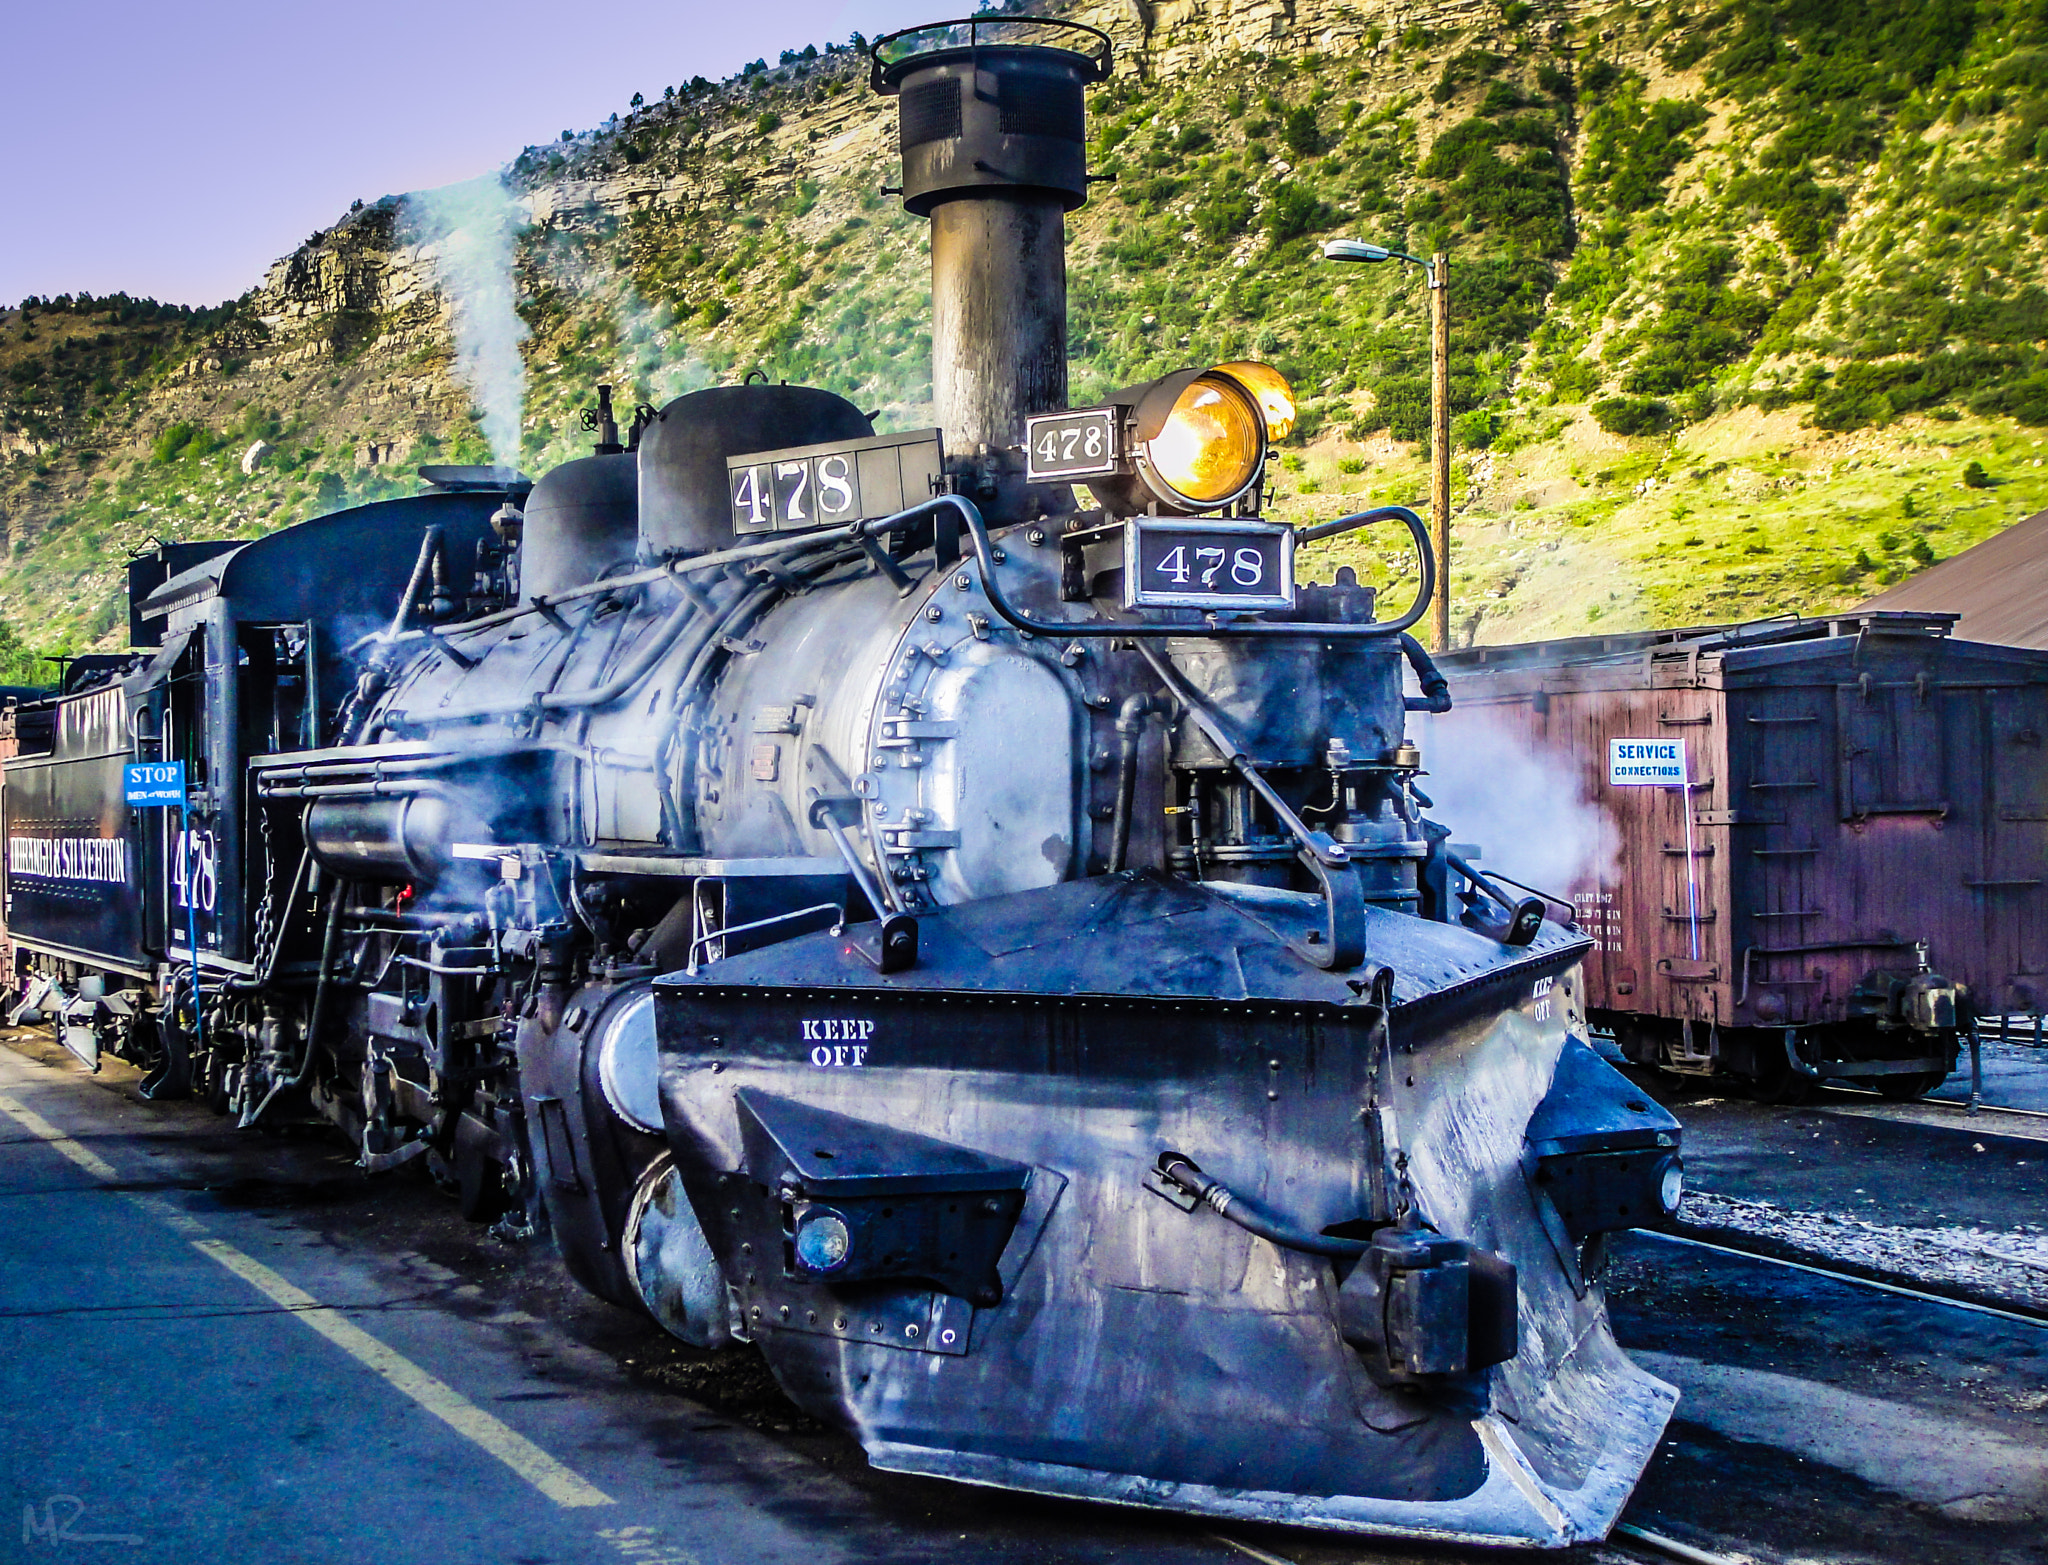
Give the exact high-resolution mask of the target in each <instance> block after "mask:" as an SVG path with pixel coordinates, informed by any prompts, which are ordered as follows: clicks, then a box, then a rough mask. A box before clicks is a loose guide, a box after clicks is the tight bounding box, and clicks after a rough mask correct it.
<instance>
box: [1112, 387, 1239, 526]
mask: <svg viewBox="0 0 2048 1565" xmlns="http://www.w3.org/2000/svg"><path fill="white" fill-rule="evenodd" d="M1265 459H1266V425H1265V419H1264V417H1263V416H1262V415H1261V414H1260V412H1259V405H1258V403H1257V402H1256V401H1255V400H1254V399H1253V397H1252V394H1251V393H1250V392H1249V391H1247V390H1246V389H1245V388H1244V386H1243V385H1242V384H1240V383H1239V382H1238V381H1236V380H1235V379H1233V378H1231V377H1230V376H1227V375H1223V374H1220V373H1218V372H1216V371H1213V370H1212V371H1210V372H1209V373H1207V374H1205V375H1200V376H1197V377H1196V378H1195V379H1194V380H1192V381H1190V382H1189V383H1188V385H1187V386H1186V387H1184V388H1183V389H1182V391H1181V393H1180V395H1179V396H1178V397H1176V398H1175V399H1174V401H1173V405H1172V407H1171V408H1170V409H1169V410H1168V411H1167V414H1166V419H1165V422H1164V423H1162V424H1161V425H1160V427H1159V433H1157V434H1156V435H1154V436H1153V437H1152V438H1151V439H1149V440H1146V441H1143V442H1141V443H1140V445H1139V447H1138V460H1139V471H1140V472H1141V473H1142V474H1143V475H1144V477H1145V480H1146V482H1147V484H1148V485H1149V486H1150V487H1151V488H1152V489H1154V490H1155V491H1157V490H1163V491H1164V492H1162V493H1160V495H1159V498H1160V499H1162V500H1165V501H1167V502H1168V503H1169V504H1181V505H1187V506H1190V507H1192V508H1194V509H1196V510H1203V509H1207V508H1208V507H1210V506H1216V505H1222V504H1224V503H1225V502H1227V501H1229V500H1232V499H1234V498H1235V497H1236V496H1238V495H1240V494H1242V493H1243V492H1244V491H1245V490H1246V489H1247V488H1249V487H1250V486H1251V484H1252V482H1253V481H1254V480H1255V479H1257V477H1258V476H1259V467H1260V465H1261V464H1262V463H1263V462H1264V461H1265Z"/></svg>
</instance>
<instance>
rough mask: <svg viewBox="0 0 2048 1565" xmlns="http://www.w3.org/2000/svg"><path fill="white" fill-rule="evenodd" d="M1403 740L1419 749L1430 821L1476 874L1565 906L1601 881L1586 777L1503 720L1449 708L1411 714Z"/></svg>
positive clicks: (1601, 848)
mask: <svg viewBox="0 0 2048 1565" xmlns="http://www.w3.org/2000/svg"><path fill="white" fill-rule="evenodd" d="M1451 694H1452V696H1453V698H1455V697H1456V695H1457V682H1456V680H1455V678H1454V679H1453V681H1452V685H1451ZM1524 710H1526V709H1524ZM1409 732H1410V733H1411V734H1412V735H1413V736H1414V738H1415V742H1416V743H1417V744H1419V745H1420V746H1421V747H1422V763H1423V765H1424V767H1425V768H1427V772H1428V775H1427V776H1425V777H1424V778H1423V780H1422V789H1423V791H1424V792H1425V793H1427V794H1428V795H1429V796H1430V797H1431V799H1433V800H1434V801H1435V805H1436V807H1435V808H1434V809H1432V810H1431V811H1430V812H1429V813H1430V815H1431V816H1432V817H1433V818H1434V819H1435V820H1436V821H1437V822H1438V823H1440V824H1441V825H1444V826H1448V827H1449V828H1450V829H1451V840H1452V841H1453V842H1455V843H1473V844H1475V845H1477V846H1478V847H1479V848H1480V850H1481V852H1482V854H1483V857H1481V858H1480V860H1479V863H1478V867H1479V868H1480V869H1482V870H1487V869H1491V870H1497V871H1499V872H1500V873H1501V874H1503V875H1512V876H1513V877H1514V878H1515V879H1516V880H1518V881H1526V882H1527V883H1528V884H1529V885H1530V886H1533V887H1535V888H1536V889H1537V890H1539V891H1545V892H1548V893H1549V894H1550V895H1552V896H1557V897H1565V898H1567V899H1568V898H1569V897H1570V896H1571V894H1572V892H1573V891H1574V890H1579V889H1587V890H1590V889H1592V887H1593V886H1594V884H1595V883H1596V882H1597V881H1598V880H1600V879H1601V878H1602V877H1603V876H1605V875H1606V873H1607V871H1608V869H1609V868H1610V866H1611V862H1612V860H1613V857H1614V839H1613V834H1612V833H1611V832H1610V831H1607V830H1605V829H1604V828H1605V817H1604V815H1603V814H1602V812H1601V809H1600V806H1599V805H1598V804H1597V803H1596V802H1594V801H1593V800H1592V799H1589V798H1588V797H1586V792H1585V789H1586V784H1587V778H1586V777H1585V775H1584V774H1583V773H1582V772H1581V770H1580V769H1579V768H1578V767H1576V766H1574V765H1572V764H1571V763H1570V762H1568V761H1566V760H1565V759H1564V758H1562V757H1561V756H1557V755H1553V754H1549V753H1546V752H1545V751H1543V750H1542V749H1540V748H1538V747H1537V746H1536V745H1535V744H1534V743H1533V742H1532V741H1531V739H1530V737H1529V735H1528V734H1527V733H1525V732H1523V731H1522V730H1521V729H1519V728H1517V727H1516V726H1515V725H1514V722H1513V719H1512V718H1510V717H1508V716H1506V715H1505V714H1502V713H1496V712H1492V711H1489V710H1488V709H1486V708H1485V707H1453V708H1452V710H1451V711H1449V712H1447V713H1444V714H1441V715H1424V714H1422V713H1416V714H1414V715H1412V716H1411V717H1410V718H1409Z"/></svg>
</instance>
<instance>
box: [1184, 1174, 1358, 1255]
mask: <svg viewBox="0 0 2048 1565" xmlns="http://www.w3.org/2000/svg"><path fill="white" fill-rule="evenodd" d="M1158 1167H1159V1177H1160V1178H1161V1179H1163V1180H1165V1181H1166V1182H1167V1183H1168V1184H1170V1185H1172V1186H1174V1187H1175V1188H1176V1189H1178V1190H1181V1191H1184V1192H1185V1193H1186V1194H1188V1195H1191V1196H1193V1197H1194V1198H1195V1199H1196V1200H1197V1201H1200V1202H1201V1203H1202V1204H1203V1205H1204V1206H1206V1207H1208V1208H1209V1210H1211V1211H1212V1212H1214V1213H1215V1214H1216V1215H1217V1216H1218V1217H1223V1218H1228V1219H1229V1220H1230V1221H1231V1222H1233V1223H1235V1224H1237V1226H1238V1227H1240V1228H1242V1229H1243V1230H1244V1231H1245V1232H1246V1233H1253V1234H1257V1235H1258V1236H1259V1237H1260V1238H1261V1239H1266V1240H1270V1241H1271V1242H1272V1243H1274V1244H1277V1245H1279V1246H1280V1248H1281V1249H1283V1250H1299V1251H1301V1252H1302V1253H1303V1254H1304V1255H1327V1256H1332V1257H1335V1258H1338V1259H1343V1260H1350V1259H1352V1258H1354V1257H1356V1256H1360V1255H1363V1254H1365V1252H1366V1251H1367V1250H1368V1249H1370V1248H1371V1246H1370V1244H1369V1243H1368V1242H1367V1241H1366V1240H1364V1239H1337V1238H1333V1237H1331V1236H1330V1235H1329V1234H1312V1233H1310V1232H1309V1231H1308V1230H1307V1229H1305V1228H1296V1227H1295V1226H1293V1224H1291V1223H1285V1222H1282V1221H1280V1220H1279V1219H1278V1218H1275V1217H1267V1216H1266V1215H1265V1214H1264V1213H1262V1212H1258V1211H1256V1210H1253V1209H1252V1208H1250V1207H1248V1206H1247V1205H1246V1204H1245V1202H1244V1199H1243V1197H1241V1196H1239V1195H1238V1194H1237V1193H1236V1192H1235V1191H1233V1190H1232V1189H1231V1188H1230V1187H1229V1186H1228V1185H1226V1184H1224V1183H1223V1182H1222V1181H1221V1180H1220V1179H1211V1178H1210V1177H1209V1176H1208V1175H1207V1174H1205V1173H1203V1172H1202V1170H1201V1168H1200V1167H1199V1166H1198V1165H1197V1164H1196V1163H1195V1162H1194V1160H1193V1159H1192V1158H1188V1157H1185V1156H1183V1155H1182V1154H1180V1153H1178V1152H1171V1151H1169V1152H1162V1153H1160V1154H1159V1164H1158Z"/></svg>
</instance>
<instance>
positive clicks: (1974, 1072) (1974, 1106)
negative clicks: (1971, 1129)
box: [1969, 1018, 2004, 1114]
mask: <svg viewBox="0 0 2048 1565" xmlns="http://www.w3.org/2000/svg"><path fill="white" fill-rule="evenodd" d="M2003 1021H2004V1019H2003V1018H2000V1024H2001V1025H2003ZM1983 1106H1984V1046H1983V1040H1982V1039H1981V1038H1980V1037H1979V1036H1978V1031H1977V1024H1976V1023H1975V1022H1971V1023H1970V1110H1969V1111H1970V1112H1971V1113H1972V1114H1974V1113H1976V1112H1977V1111H1978V1110H1979V1109H1980V1108H1982V1107H1983Z"/></svg>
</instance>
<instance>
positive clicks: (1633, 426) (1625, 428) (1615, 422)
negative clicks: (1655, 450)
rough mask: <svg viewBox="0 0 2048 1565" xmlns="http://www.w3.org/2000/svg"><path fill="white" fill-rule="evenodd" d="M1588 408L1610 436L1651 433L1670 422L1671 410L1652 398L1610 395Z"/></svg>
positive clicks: (1595, 421)
mask: <svg viewBox="0 0 2048 1565" xmlns="http://www.w3.org/2000/svg"><path fill="white" fill-rule="evenodd" d="M1591 411H1592V414H1593V422H1594V423H1596V424H1598V425H1599V426H1600V427H1601V428H1602V429H1604V430H1606V431H1607V433H1608V434H1610V435H1653V434H1655V433H1656V432H1657V431H1658V430H1660V429H1663V428H1664V427H1665V426H1667V425H1668V424H1669V423H1670V422H1671V409H1670V408H1668V407H1666V406H1665V405H1664V404H1663V403H1662V402H1659V401H1657V400H1656V399H1654V398H1651V397H1609V398H1607V399H1606V400H1605V401H1602V402H1596V403H1594V404H1593V406H1592V409H1591Z"/></svg>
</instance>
